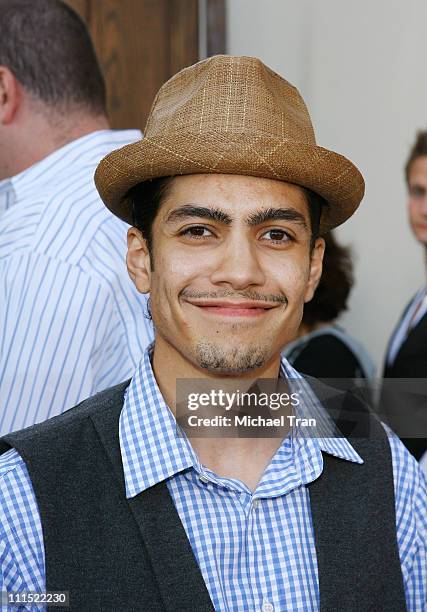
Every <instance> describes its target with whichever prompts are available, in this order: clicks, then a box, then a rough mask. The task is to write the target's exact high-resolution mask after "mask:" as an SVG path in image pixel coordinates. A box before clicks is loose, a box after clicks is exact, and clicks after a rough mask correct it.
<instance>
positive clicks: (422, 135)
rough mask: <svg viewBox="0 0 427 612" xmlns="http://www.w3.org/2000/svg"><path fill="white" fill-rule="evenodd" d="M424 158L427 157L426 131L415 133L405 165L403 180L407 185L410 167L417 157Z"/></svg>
mask: <svg viewBox="0 0 427 612" xmlns="http://www.w3.org/2000/svg"><path fill="white" fill-rule="evenodd" d="M424 156H427V131H420V132H418V133H417V138H416V140H415V142H414V144H413V145H412V149H411V151H410V153H409V157H408V160H407V162H406V165H405V178H406V183H407V184H409V172H410V170H411V165H412V164H413V162H414V161H415V160H416V159H417V158H418V157H424Z"/></svg>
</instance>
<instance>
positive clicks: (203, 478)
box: [199, 474, 209, 482]
mask: <svg viewBox="0 0 427 612" xmlns="http://www.w3.org/2000/svg"><path fill="white" fill-rule="evenodd" d="M199 480H200V482H209V478H206V476H203V474H201V475H200V476H199Z"/></svg>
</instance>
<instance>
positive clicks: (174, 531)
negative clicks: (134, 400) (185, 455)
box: [92, 386, 214, 612]
mask: <svg viewBox="0 0 427 612" xmlns="http://www.w3.org/2000/svg"><path fill="white" fill-rule="evenodd" d="M124 389H125V386H122V387H118V388H117V394H116V397H115V398H114V403H115V409H114V410H111V411H109V412H108V413H107V412H106V411H104V412H97V413H95V414H94V415H93V416H92V421H93V423H94V426H95V428H96V429H97V431H98V434H99V437H100V439H101V442H102V445H103V447H104V449H105V452H106V453H107V455H108V457H109V459H110V463H111V465H112V469H113V471H114V473H115V475H116V478H117V480H118V481H119V485H120V487H121V489H122V492H123V496H124V495H125V488H124V476H123V464H122V459H121V453H120V445H119V423H118V420H119V416H120V411H121V408H122V406H123V393H124ZM127 501H128V505H129V508H130V511H131V512H132V514H133V517H134V519H135V521H136V523H137V525H138V528H139V530H140V532H141V535H142V538H143V541H144V544H145V548H146V551H147V554H148V555H149V557H150V561H151V565H152V568H153V572H154V575H155V576H156V579H157V583H158V588H159V590H160V592H161V596H162V600H163V604H164V606H165V610H168V611H169V612H176V611H177V610H179V611H180V612H181V611H182V612H185V611H187V610H188V612H190V611H191V612H192V611H193V610H197V612H214V607H213V604H212V601H211V599H210V596H209V592H208V590H207V587H206V584H205V582H204V580H203V576H202V573H201V571H200V568H199V566H198V563H197V560H196V558H195V556H194V553H193V550H192V548H191V544H190V542H189V540H188V538H187V534H186V532H185V529H184V526H183V524H182V522H181V519H180V518H179V514H178V512H177V510H176V508H175V505H174V503H173V500H172V498H171V496H170V493H169V489H168V488H167V485H166V483H165V482H160V483H158V484H156V485H154V486H152V487H150V488H148V489H146V490H145V491H142V492H141V493H140V494H139V495H136V496H135V497H132V498H130V499H128V500H127ZM184 584H185V588H183V585H184Z"/></svg>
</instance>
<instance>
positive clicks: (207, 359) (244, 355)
mask: <svg viewBox="0 0 427 612" xmlns="http://www.w3.org/2000/svg"><path fill="white" fill-rule="evenodd" d="M272 356H273V355H272V353H271V344H270V345H267V344H262V345H260V344H252V345H248V346H244V345H243V346H242V343H241V342H240V343H239V344H238V345H237V346H234V347H233V346H230V344H228V345H224V344H219V343H216V342H212V341H209V340H206V339H205V340H203V341H202V342H198V343H197V345H196V347H195V359H196V362H197V364H198V366H199V367H200V368H201V369H203V370H205V371H208V372H210V373H211V374H215V375H220V376H238V375H239V374H247V373H249V372H252V371H255V370H257V369H259V368H261V367H263V366H264V365H265V364H266V363H267V362H268V361H269V359H271V358H272Z"/></svg>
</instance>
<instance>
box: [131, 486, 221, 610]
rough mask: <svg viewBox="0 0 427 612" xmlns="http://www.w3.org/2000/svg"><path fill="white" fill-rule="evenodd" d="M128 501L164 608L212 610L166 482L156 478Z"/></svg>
mask: <svg viewBox="0 0 427 612" xmlns="http://www.w3.org/2000/svg"><path fill="white" fill-rule="evenodd" d="M128 501H129V505H130V508H131V510H132V512H133V514H134V516H135V519H136V521H137V523H138V526H139V529H140V530H141V533H142V537H143V539H144V542H145V545H146V549H147V552H148V554H149V556H150V558H151V561H152V566H153V570H154V573H155V575H156V577H157V581H158V586H159V588H160V590H161V593H162V597H163V602H164V604H165V608H166V610H169V611H170V612H176V611H177V610H180V611H181V610H189V611H190V610H197V612H199V611H200V612H214V607H213V604H212V601H211V599H210V596H209V592H208V590H207V588H206V584H205V582H204V580H203V576H202V574H201V572H200V569H199V566H198V564H197V561H196V558H195V556H194V553H193V550H192V548H191V545H190V542H189V540H188V538H187V534H186V532H185V529H184V527H183V525H182V522H181V519H180V518H179V515H178V512H177V510H176V508H175V505H174V503H173V500H172V498H171V496H170V493H169V490H168V488H167V485H166V483H165V482H160V483H158V484H156V485H154V486H153V487H150V488H149V489H146V490H145V491H143V492H142V493H140V494H139V495H137V496H136V497H133V498H131V499H129V500H128ZM184 584H185V588H183V585H184Z"/></svg>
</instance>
